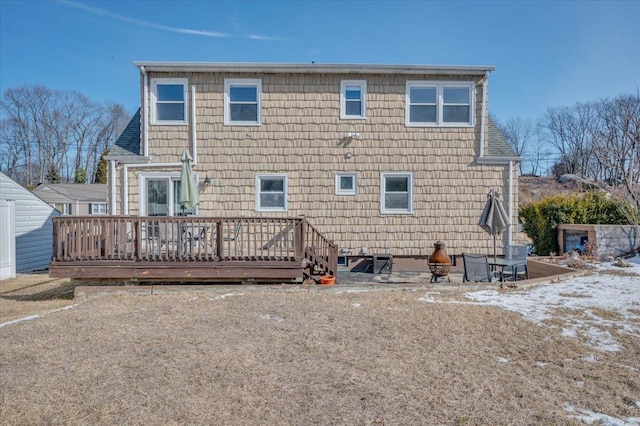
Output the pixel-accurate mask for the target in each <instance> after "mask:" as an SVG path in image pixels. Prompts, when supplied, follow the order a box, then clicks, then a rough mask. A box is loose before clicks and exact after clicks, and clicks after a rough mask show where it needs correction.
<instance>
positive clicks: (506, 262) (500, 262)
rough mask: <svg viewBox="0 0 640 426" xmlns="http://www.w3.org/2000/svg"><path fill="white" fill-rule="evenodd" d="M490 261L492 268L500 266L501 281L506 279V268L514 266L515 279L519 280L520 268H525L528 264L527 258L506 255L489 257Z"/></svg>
mask: <svg viewBox="0 0 640 426" xmlns="http://www.w3.org/2000/svg"><path fill="white" fill-rule="evenodd" d="M488 261H489V266H491V268H493V269H496V268H500V277H501V278H500V281H504V274H503V273H504V268H506V267H513V270H514V272H515V273H514V274H513V275H514V281H518V269H519V268H520V267H522V268H523V270H524V267H525V266H526V265H527V260H526V259H525V260H521V259H506V258H504V257H498V258H493V257H488Z"/></svg>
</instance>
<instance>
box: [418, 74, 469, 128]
mask: <svg viewBox="0 0 640 426" xmlns="http://www.w3.org/2000/svg"><path fill="white" fill-rule="evenodd" d="M474 93H475V91H474V86H473V83H465V82H460V83H459V82H430V81H407V91H406V112H405V113H406V118H405V122H406V125H407V126H418V127H419V126H422V127H427V126H472V125H473V108H472V106H473V103H472V100H473V98H474Z"/></svg>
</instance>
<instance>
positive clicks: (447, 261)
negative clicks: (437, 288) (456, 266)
mask: <svg viewBox="0 0 640 426" xmlns="http://www.w3.org/2000/svg"><path fill="white" fill-rule="evenodd" d="M433 247H434V248H435V250H433V253H431V256H429V270H430V271H431V282H432V283H437V282H440V281H439V279H440V278H443V279H446V281H443V282H450V280H449V272H450V271H451V258H450V257H449V255H448V254H447V252H446V251H445V250H444V243H443V242H442V241H436V243H435V244H434V245H433Z"/></svg>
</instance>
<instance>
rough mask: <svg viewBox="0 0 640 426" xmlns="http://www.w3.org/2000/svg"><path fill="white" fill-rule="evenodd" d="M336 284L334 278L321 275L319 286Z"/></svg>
mask: <svg viewBox="0 0 640 426" xmlns="http://www.w3.org/2000/svg"><path fill="white" fill-rule="evenodd" d="M335 283H336V277H333V276H331V275H323V276H321V277H320V284H323V285H334V284H335Z"/></svg>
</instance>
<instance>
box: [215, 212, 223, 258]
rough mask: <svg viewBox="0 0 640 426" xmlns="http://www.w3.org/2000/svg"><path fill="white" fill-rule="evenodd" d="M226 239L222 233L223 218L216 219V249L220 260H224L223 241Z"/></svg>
mask: <svg viewBox="0 0 640 426" xmlns="http://www.w3.org/2000/svg"><path fill="white" fill-rule="evenodd" d="M223 241H224V239H223V235H222V219H218V220H216V251H215V255H216V257H217V258H218V260H222V242H223Z"/></svg>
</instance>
